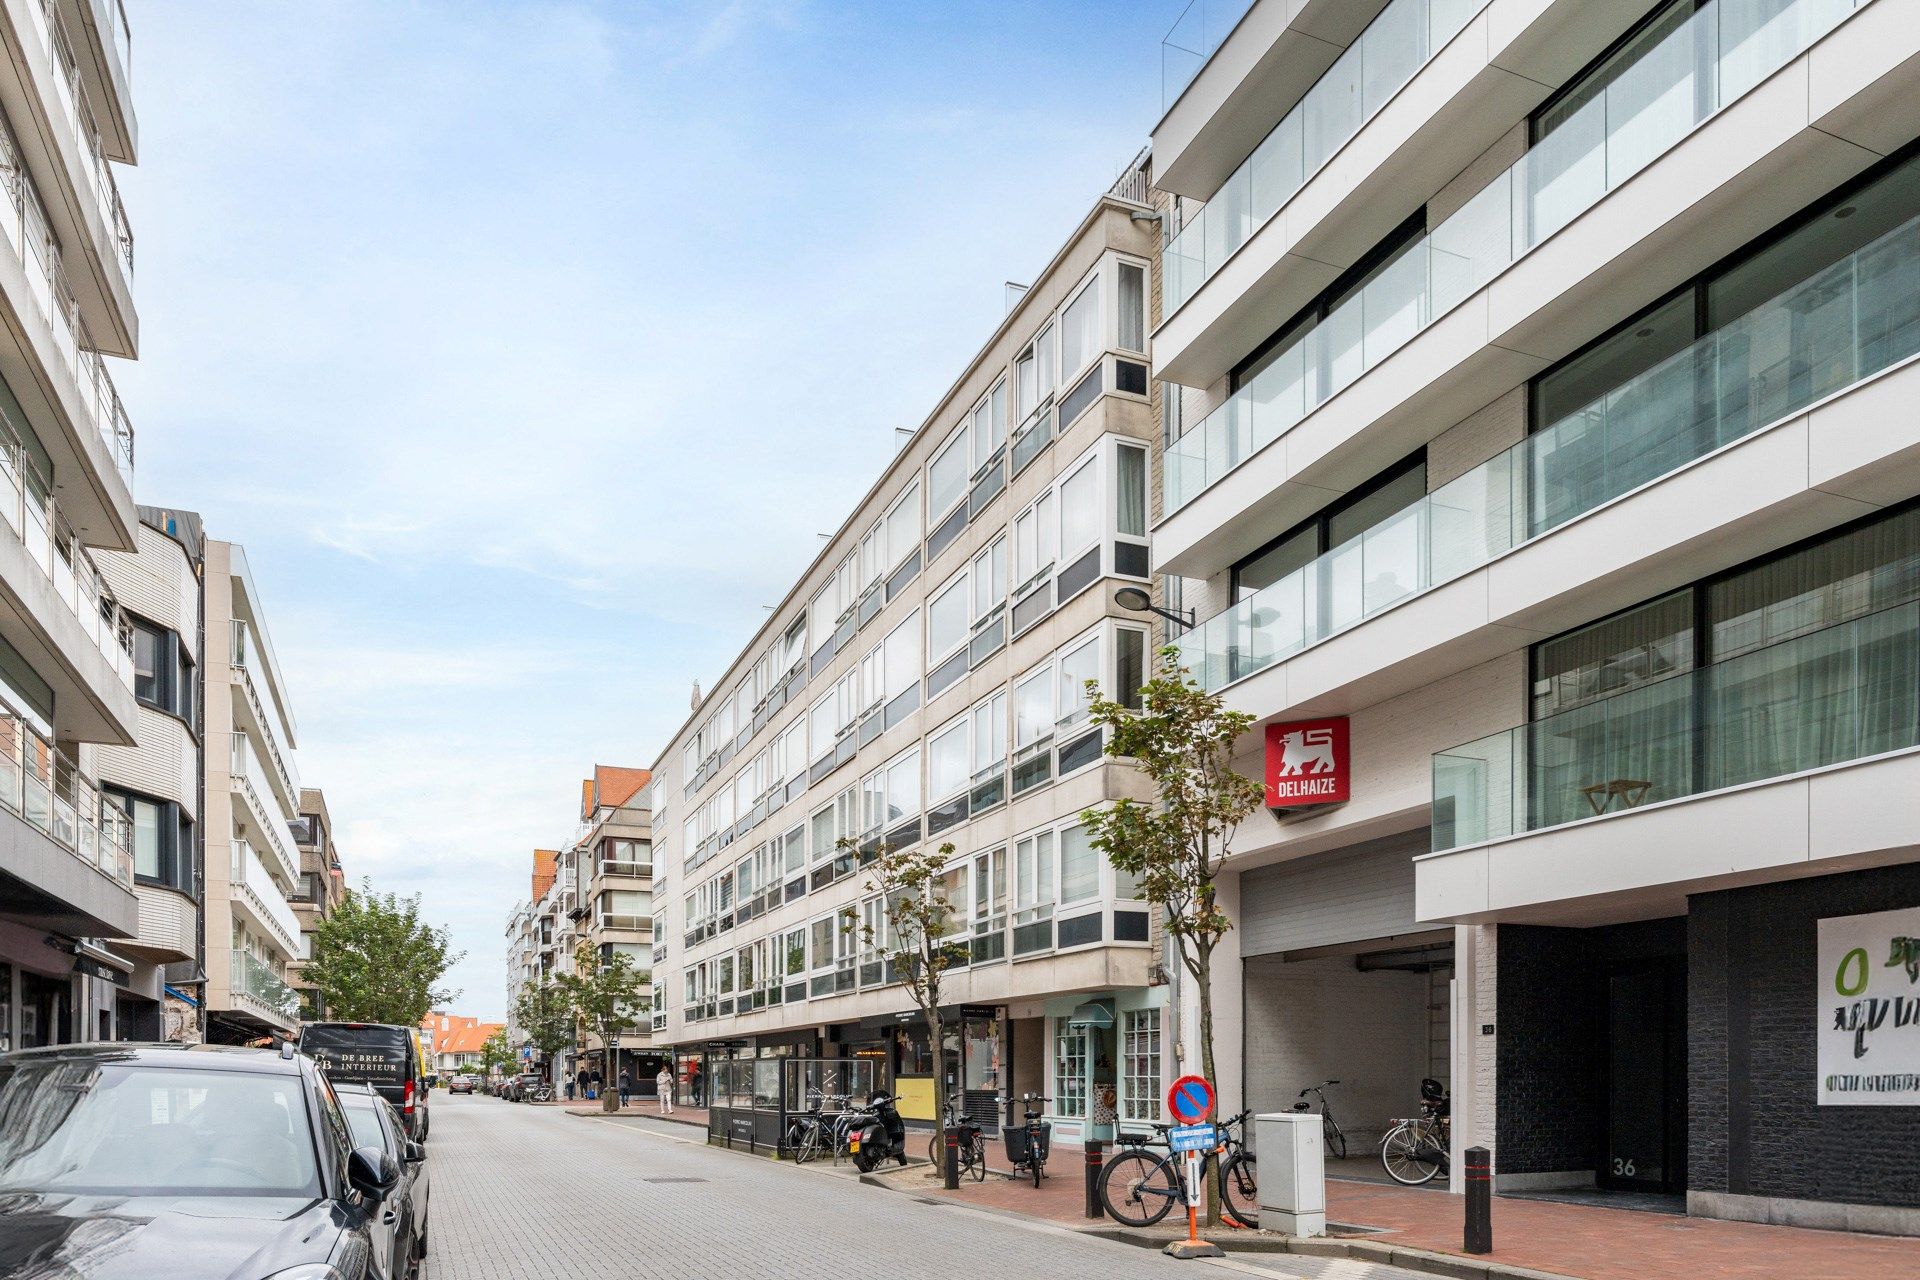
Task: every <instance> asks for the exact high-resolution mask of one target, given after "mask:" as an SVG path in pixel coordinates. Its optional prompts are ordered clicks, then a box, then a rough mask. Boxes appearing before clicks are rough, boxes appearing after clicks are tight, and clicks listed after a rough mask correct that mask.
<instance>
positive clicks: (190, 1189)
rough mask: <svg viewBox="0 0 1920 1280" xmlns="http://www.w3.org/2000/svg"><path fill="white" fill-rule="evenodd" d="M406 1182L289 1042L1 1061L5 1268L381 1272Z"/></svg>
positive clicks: (16, 1056) (195, 1273)
mask: <svg viewBox="0 0 1920 1280" xmlns="http://www.w3.org/2000/svg"><path fill="white" fill-rule="evenodd" d="M400 1178H401V1171H400V1168H399V1167H398V1164H397V1162H396V1161H395V1160H394V1159H393V1158H392V1156H390V1155H389V1154H388V1153H387V1152H386V1151H385V1150H384V1149H383V1148H380V1147H372V1146H356V1145H355V1143H354V1139H353V1136H352V1129H351V1127H350V1125H349V1123H348V1120H347V1116H346V1113H345V1111H344V1110H343V1108H342V1106H341V1103H340V1099H339V1096H338V1093H337V1090H336V1089H335V1086H334V1084H333V1082H332V1081H331V1080H329V1079H328V1077H327V1073H326V1072H325V1071H324V1070H322V1069H321V1068H320V1066H319V1065H318V1064H317V1063H315V1062H314V1061H313V1059H311V1058H309V1057H307V1056H305V1055H303V1054H299V1053H296V1052H295V1051H294V1049H293V1047H292V1046H291V1045H287V1046H283V1047H282V1048H281V1049H279V1050H271V1049H240V1048H233V1047H227V1046H214V1045H206V1046H200V1045H196V1046H193V1047H191V1048H189V1047H187V1046H184V1045H130V1044H88V1045H59V1046H55V1047H50V1048H45V1049H25V1050H21V1051H19V1052H15V1053H7V1054H0V1275H7V1276H17V1275H71V1276H80V1275H89V1276H92V1275H98V1276H108V1275H112V1276H139V1277H141V1278H142V1280H175V1278H178V1280H187V1278H188V1277H200V1276H247V1277H254V1276H279V1275H287V1274H293V1275H302V1276H305V1275H315V1276H318V1275H326V1276H339V1277H341V1280H381V1276H382V1273H381V1272H380V1271H379V1270H377V1269H376V1267H375V1265H374V1257H373V1233H374V1227H375V1225H376V1220H377V1219H378V1218H379V1216H380V1215H381V1213H382V1212H383V1206H384V1204H385V1201H386V1198H387V1196H388V1195H389V1194H390V1193H391V1192H392V1191H393V1190H394V1188H395V1187H396V1186H397V1185H398V1184H399V1182H400Z"/></svg>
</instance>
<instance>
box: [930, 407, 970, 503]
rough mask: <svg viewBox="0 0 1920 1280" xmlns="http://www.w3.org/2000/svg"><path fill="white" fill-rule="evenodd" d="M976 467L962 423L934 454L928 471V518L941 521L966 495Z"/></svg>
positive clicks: (965, 429)
mask: <svg viewBox="0 0 1920 1280" xmlns="http://www.w3.org/2000/svg"><path fill="white" fill-rule="evenodd" d="M972 470H973V464H972V462H971V461H970V459H969V457H968V454H967V428H966V426H965V425H964V424H963V425H962V426H961V428H960V429H959V430H958V431H956V432H954V433H953V437H952V438H951V439H950V440H948V441H947V443H946V444H945V445H944V446H942V448H941V450H940V452H939V453H936V454H934V455H933V463H932V465H931V466H929V467H928V468H927V518H928V519H929V520H930V521H935V522H938V521H939V520H940V518H941V517H942V516H944V515H946V514H947V512H948V511H950V510H952V508H953V505H954V504H955V503H956V502H958V501H960V499H961V498H963V497H965V496H966V493H967V477H968V476H969V475H970V474H971V473H972Z"/></svg>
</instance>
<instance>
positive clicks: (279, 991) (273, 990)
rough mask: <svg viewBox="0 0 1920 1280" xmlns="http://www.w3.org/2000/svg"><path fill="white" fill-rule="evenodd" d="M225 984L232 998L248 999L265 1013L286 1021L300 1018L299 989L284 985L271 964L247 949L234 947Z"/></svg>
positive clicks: (284, 982)
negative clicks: (235, 949) (241, 949)
mask: <svg viewBox="0 0 1920 1280" xmlns="http://www.w3.org/2000/svg"><path fill="white" fill-rule="evenodd" d="M230 954H231V955H232V966H231V968H230V969H229V970H228V986H229V988H230V990H231V992H232V994H233V997H234V1002H235V1003H236V1004H238V1003H239V1002H240V1001H242V1000H250V1001H252V1002H254V1003H255V1004H257V1005H259V1006H261V1007H262V1008H263V1009H264V1010H265V1011H266V1012H267V1013H268V1014H269V1015H271V1016H273V1017H275V1018H279V1019H281V1020H283V1021H286V1022H288V1023H292V1022H296V1021H298V1020H299V1018H300V993H299V992H297V991H295V990H294V989H293V988H292V987H290V986H288V985H287V981H286V979H285V978H282V977H281V976H280V975H279V974H277V973H275V972H274V971H273V966H272V965H270V964H268V963H267V962H266V961H265V960H262V959H261V958H260V957H259V956H256V955H254V954H253V953H251V952H248V951H234V952H231V953H230Z"/></svg>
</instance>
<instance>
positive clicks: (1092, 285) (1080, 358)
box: [1060, 274, 1105, 379]
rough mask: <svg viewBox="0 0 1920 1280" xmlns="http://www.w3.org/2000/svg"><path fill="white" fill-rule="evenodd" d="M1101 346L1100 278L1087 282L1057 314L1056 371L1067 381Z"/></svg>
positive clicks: (1088, 361) (1102, 344) (1089, 360)
mask: <svg viewBox="0 0 1920 1280" xmlns="http://www.w3.org/2000/svg"><path fill="white" fill-rule="evenodd" d="M1104 346H1105V344H1104V343H1103V342H1102V341H1101V340H1100V277H1099V276H1098V275H1097V274H1096V275H1095V276H1094V277H1093V279H1092V280H1090V281H1088V282H1087V286H1086V288H1084V289H1082V290H1081V291H1080V292H1079V294H1078V295H1077V296H1076V297H1075V298H1074V300H1073V301H1072V302H1069V303H1068V304H1067V309H1066V310H1065V311H1063V312H1061V313H1060V368H1061V371H1062V373H1063V375H1064V376H1065V377H1066V378H1068V379H1071V378H1073V377H1075V376H1076V375H1078V374H1079V372H1080V371H1081V370H1082V369H1084V368H1086V367H1087V366H1088V365H1089V364H1091V363H1092V362H1093V360H1094V358H1095V357H1097V356H1098V355H1099V354H1100V351H1101V348H1102V347H1104Z"/></svg>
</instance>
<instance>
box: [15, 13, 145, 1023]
mask: <svg viewBox="0 0 1920 1280" xmlns="http://www.w3.org/2000/svg"><path fill="white" fill-rule="evenodd" d="M0 42H4V44H5V47H6V51H7V53H8V54H9V55H10V56H8V57H6V58H4V59H0V166H4V168H5V170H6V173H7V181H6V182H5V183H4V184H0V189H3V190H4V197H0V226H3V227H4V235H0V239H3V240H4V241H5V247H4V248H0V309H4V311H5V320H6V323H5V324H0V517H4V519H3V521H0V523H4V525H5V527H4V529H0V596H3V597H4V599H5V605H6V607H5V608H0V1049H6V1048H23V1047H31V1046H34V1045H42V1044H49V1043H59V1042H66V1041H75V1040H89V1039H101V1038H111V1037H112V1036H114V1035H115V1034H117V1033H118V1027H117V1020H118V1018H119V1017H121V1016H122V1014H123V1012H124V1014H125V1016H126V1017H127V1018H128V1019H129V1021H130V1022H132V1023H138V1024H140V1025H141V1026H142V1027H143V1028H146V1029H151V1025H152V1022H153V1012H154V1011H153V1007H152V1005H153V1000H154V998H155V997H156V996H157V994H158V991H157V984H156V982H155V981H154V977H155V970H154V966H155V965H156V964H158V963H164V957H165V955H166V954H169V953H168V952H166V951H165V950H155V949H154V948H152V947H146V948H142V947H141V946H140V939H141V937H142V933H143V930H142V923H143V915H144V914H145V913H146V911H147V909H148V898H147V897H143V896H140V895H137V894H136V890H135V883H136V881H135V867H134V851H133V849H132V848H131V846H130V838H131V835H130V824H129V822H128V818H127V811H126V810H125V809H124V808H123V807H121V805H120V804H118V803H115V802H114V801H113V800H112V799H110V798H108V797H105V796H104V795H103V793H102V791H101V789H100V785H99V782H100V780H99V773H98V762H97V759H96V756H97V754H98V748H99V747H101V746H103V745H112V746H120V747H125V746H130V745H131V744H132V743H133V741H134V738H135V733H136V731H137V729H138V726H139V723H140V715H141V713H140V704H139V702H138V701H137V700H136V697H135V688H134V685H135V677H134V654H133V634H132V632H131V631H130V630H129V628H128V624H127V622H126V619H125V618H124V617H123V616H122V614H121V611H120V606H119V604H118V602H117V601H116V600H115V598H114V595H113V592H112V591H111V590H110V589H109V588H108V587H107V586H106V584H105V583H104V581H103V579H102V576H101V571H100V568H99V565H98V562H97V560H96V558H95V553H96V552H99V551H120V552H134V551H136V550H137V549H138V547H139V537H140V535H139V528H140V517H139V515H138V513H137V512H136V511H135V508H134V503H133V494H132V488H131V485H132V474H133V429H132V427H131V425H130V424H129V422H128V420H127V415H126V413H125V411H124V410H123V409H122V407H121V404H120V400H119V397H118V395H117V394H116V393H115V391H114V389H113V383H112V380H111V378H110V377H109V375H108V373H107V367H106V360H105V357H107V356H117V357H127V358H131V357H133V356H135V355H137V350H138V336H139V321H138V317H137V315H136V314H135V311H134V305H133V297H132V291H131V286H132V276H133V236H132V232H131V231H130V229H129V225H128V222H127V218H126V214H125V211H124V209H123V208H122V206H121V203H120V200H119V196H118V193H117V190H116V187H115V179H114V174H113V165H114V164H116V163H120V164H130V163H133V161H134V159H135V142H136V137H135V135H136V128H135V123H134V115H133V104H132V99H131V96H130V82H129V79H128V76H127V67H128V62H127V48H128V46H127V33H126V27H125V23H124V19H123V18H121V17H120V15H119V14H118V10H117V7H116V6H114V5H113V4H111V3H87V4H69V5H55V4H53V3H51V0H23V2H22V3H18V4H12V5H9V6H6V8H5V9H4V11H0ZM155 901H157V898H156V899H155ZM154 923H155V926H156V931H155V932H148V933H147V934H146V937H147V939H148V940H149V941H150V942H151V941H154V940H157V939H159V933H158V932H157V928H158V921H155V922H154ZM173 942H174V944H177V943H178V942H179V939H177V938H176V939H174V940H173ZM128 943H131V944H132V946H131V948H125V947H122V946H118V945H109V944H128ZM163 945H164V944H163ZM122 993H125V996H126V998H125V1000H124V1001H123V1000H122V998H121V997H122Z"/></svg>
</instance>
